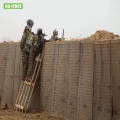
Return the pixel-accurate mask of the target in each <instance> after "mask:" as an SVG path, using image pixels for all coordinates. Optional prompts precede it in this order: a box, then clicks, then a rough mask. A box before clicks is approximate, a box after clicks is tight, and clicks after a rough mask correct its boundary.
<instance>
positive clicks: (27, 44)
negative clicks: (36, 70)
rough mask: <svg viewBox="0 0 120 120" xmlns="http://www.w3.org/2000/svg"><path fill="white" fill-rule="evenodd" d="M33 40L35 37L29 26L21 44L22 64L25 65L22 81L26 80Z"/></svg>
mask: <svg viewBox="0 0 120 120" xmlns="http://www.w3.org/2000/svg"><path fill="white" fill-rule="evenodd" d="M26 30H29V34H27V33H26ZM33 38H34V35H33V34H32V31H31V27H30V26H29V25H28V26H26V27H25V30H24V32H23V36H22V39H21V43H20V47H21V50H22V64H23V77H22V80H25V78H26V75H27V69H28V59H29V53H30V49H31V46H32V43H33Z"/></svg>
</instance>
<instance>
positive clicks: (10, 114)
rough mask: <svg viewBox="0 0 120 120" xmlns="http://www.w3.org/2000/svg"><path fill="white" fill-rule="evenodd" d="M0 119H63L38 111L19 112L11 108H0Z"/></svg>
mask: <svg viewBox="0 0 120 120" xmlns="http://www.w3.org/2000/svg"><path fill="white" fill-rule="evenodd" d="M0 120H64V119H63V118H57V117H52V116H48V115H45V114H42V113H41V114H40V113H35V114H34V113H29V114H25V113H19V112H15V111H13V110H0Z"/></svg>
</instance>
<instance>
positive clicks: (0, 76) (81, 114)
mask: <svg viewBox="0 0 120 120" xmlns="http://www.w3.org/2000/svg"><path fill="white" fill-rule="evenodd" d="M119 51H120V40H114V41H112V40H107V41H96V40H95V41H91V40H90V41H86V40H84V41H71V42H70V41H69V42H50V43H46V45H45V50H44V59H43V63H42V68H41V73H40V76H39V78H38V81H37V84H36V86H35V90H34V94H33V96H32V100H31V105H30V109H31V110H32V111H33V112H34V111H40V112H45V113H49V114H51V115H53V116H60V117H64V118H65V119H67V120H111V119H114V120H119V119H120V104H119V101H120V74H119V73H120V54H119ZM0 55H1V58H0V71H1V72H0V97H1V98H2V100H1V103H8V105H14V102H15V98H16V97H17V94H18V90H19V85H20V82H21V75H22V64H21V63H22V61H21V50H20V48H19V43H1V44H0Z"/></svg>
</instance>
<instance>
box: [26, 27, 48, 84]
mask: <svg viewBox="0 0 120 120" xmlns="http://www.w3.org/2000/svg"><path fill="white" fill-rule="evenodd" d="M44 36H45V34H43V33H42V29H41V28H39V29H38V30H37V34H35V37H34V40H33V46H32V48H31V50H30V56H29V66H28V72H27V81H28V82H31V78H32V73H33V70H34V61H35V58H36V56H37V55H38V54H42V50H43V47H44V43H45V41H46V40H45V39H44Z"/></svg>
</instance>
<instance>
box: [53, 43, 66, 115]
mask: <svg viewBox="0 0 120 120" xmlns="http://www.w3.org/2000/svg"><path fill="white" fill-rule="evenodd" d="M57 45H58V48H57V49H56V53H55V61H54V78H53V81H54V83H53V101H52V113H53V114H56V115H58V116H65V105H66V87H67V86H66V72H67V71H66V70H67V62H68V44H67V43H65V42H64V43H58V44H57Z"/></svg>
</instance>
